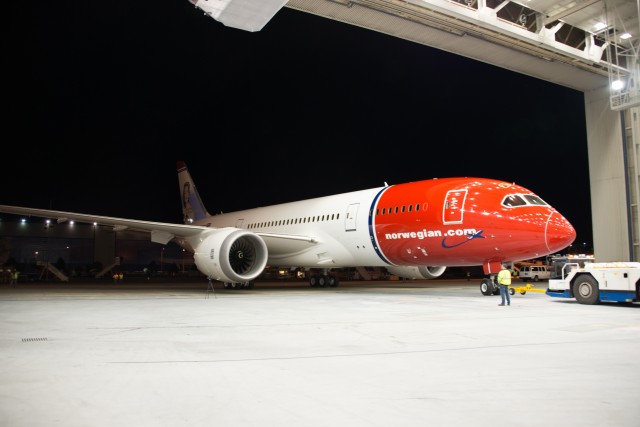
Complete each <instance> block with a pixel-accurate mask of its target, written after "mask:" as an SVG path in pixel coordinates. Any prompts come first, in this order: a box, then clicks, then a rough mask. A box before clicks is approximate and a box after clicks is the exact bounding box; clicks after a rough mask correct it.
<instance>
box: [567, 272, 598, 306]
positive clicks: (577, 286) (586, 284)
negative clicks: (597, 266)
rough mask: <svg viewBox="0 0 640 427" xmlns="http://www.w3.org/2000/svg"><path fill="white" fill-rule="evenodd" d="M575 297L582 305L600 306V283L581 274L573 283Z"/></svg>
mask: <svg viewBox="0 0 640 427" xmlns="http://www.w3.org/2000/svg"><path fill="white" fill-rule="evenodd" d="M573 296H574V297H575V298H576V300H577V301H578V302H579V303H580V304H589V305H593V304H598V303H599V302H600V289H598V282H596V281H595V279H594V278H593V277H591V276H589V275H586V274H581V275H580V276H578V277H577V278H576V280H575V282H573Z"/></svg>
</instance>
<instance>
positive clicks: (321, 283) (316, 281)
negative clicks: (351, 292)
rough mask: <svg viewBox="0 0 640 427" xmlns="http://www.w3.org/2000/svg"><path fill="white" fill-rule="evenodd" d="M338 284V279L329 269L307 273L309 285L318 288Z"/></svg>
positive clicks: (333, 286)
mask: <svg viewBox="0 0 640 427" xmlns="http://www.w3.org/2000/svg"><path fill="white" fill-rule="evenodd" d="M339 284H340V280H339V279H338V278H337V277H336V276H335V275H333V274H331V273H329V270H324V271H323V272H322V273H320V274H315V273H312V274H311V275H309V285H311V286H312V287H320V288H335V287H336V286H338V285H339Z"/></svg>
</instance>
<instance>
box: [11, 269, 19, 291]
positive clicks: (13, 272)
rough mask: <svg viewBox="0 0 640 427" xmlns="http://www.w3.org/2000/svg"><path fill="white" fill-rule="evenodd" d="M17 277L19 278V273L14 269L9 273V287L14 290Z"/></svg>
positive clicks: (16, 284)
mask: <svg viewBox="0 0 640 427" xmlns="http://www.w3.org/2000/svg"><path fill="white" fill-rule="evenodd" d="M18 276H20V272H19V271H18V270H17V269H14V270H13V271H12V272H11V286H13V287H14V288H15V287H16V286H18Z"/></svg>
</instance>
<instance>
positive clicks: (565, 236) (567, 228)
mask: <svg viewBox="0 0 640 427" xmlns="http://www.w3.org/2000/svg"><path fill="white" fill-rule="evenodd" d="M545 239H546V242H547V248H548V249H549V252H550V253H554V252H559V251H561V250H563V249H564V248H566V247H567V246H569V245H570V244H571V243H573V241H574V240H575V239H576V230H575V228H573V225H571V223H570V222H569V221H567V219H566V218H565V217H563V216H562V215H560V214H559V213H558V212H554V213H552V214H551V215H550V216H549V219H548V220H547V230H546V232H545Z"/></svg>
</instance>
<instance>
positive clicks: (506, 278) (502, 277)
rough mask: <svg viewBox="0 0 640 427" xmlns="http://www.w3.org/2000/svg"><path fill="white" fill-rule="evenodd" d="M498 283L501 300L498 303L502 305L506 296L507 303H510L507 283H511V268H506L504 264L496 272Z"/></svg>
mask: <svg viewBox="0 0 640 427" xmlns="http://www.w3.org/2000/svg"><path fill="white" fill-rule="evenodd" d="M498 285H499V286H500V298H502V302H501V303H500V304H498V305H504V300H505V297H506V300H507V305H511V298H510V297H509V285H511V270H509V269H508V268H507V265H506V264H502V269H501V270H500V272H499V273H498Z"/></svg>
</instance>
